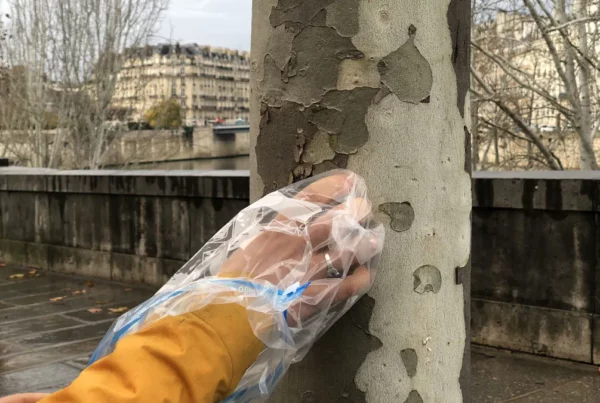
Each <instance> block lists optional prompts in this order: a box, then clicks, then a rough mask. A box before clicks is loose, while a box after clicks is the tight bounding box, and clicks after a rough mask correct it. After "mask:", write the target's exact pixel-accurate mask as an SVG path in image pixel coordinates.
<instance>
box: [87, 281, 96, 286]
mask: <svg viewBox="0 0 600 403" xmlns="http://www.w3.org/2000/svg"><path fill="white" fill-rule="evenodd" d="M94 285H95V284H94V283H93V282H92V281H91V280H88V281H87V286H88V287H93V286H94Z"/></svg>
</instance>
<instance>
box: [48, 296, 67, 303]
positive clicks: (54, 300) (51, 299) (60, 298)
mask: <svg viewBox="0 0 600 403" xmlns="http://www.w3.org/2000/svg"><path fill="white" fill-rule="evenodd" d="M65 298H67V297H66V296H62V297H56V298H50V302H58V301H62V300H63V299H65Z"/></svg>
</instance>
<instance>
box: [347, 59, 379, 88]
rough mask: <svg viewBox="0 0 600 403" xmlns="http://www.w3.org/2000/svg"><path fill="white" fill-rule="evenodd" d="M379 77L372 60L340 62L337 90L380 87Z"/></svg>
mask: <svg viewBox="0 0 600 403" xmlns="http://www.w3.org/2000/svg"><path fill="white" fill-rule="evenodd" d="M380 81H381V77H380V76H379V71H378V70H377V64H376V62H375V61H374V60H370V59H358V60H351V59H347V60H342V62H341V63H340V65H339V68H338V80H337V89H338V90H340V91H341V90H353V89H354V88H356V87H372V88H379V87H380Z"/></svg>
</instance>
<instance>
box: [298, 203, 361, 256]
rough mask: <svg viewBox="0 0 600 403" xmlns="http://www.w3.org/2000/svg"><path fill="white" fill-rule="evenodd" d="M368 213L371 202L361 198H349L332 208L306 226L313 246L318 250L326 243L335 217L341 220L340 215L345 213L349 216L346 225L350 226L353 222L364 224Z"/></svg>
mask: <svg viewBox="0 0 600 403" xmlns="http://www.w3.org/2000/svg"><path fill="white" fill-rule="evenodd" d="M370 213H371V202H370V201H369V200H367V199H363V198H356V199H353V200H349V201H348V202H346V203H343V204H340V205H338V206H336V207H334V208H332V209H331V210H329V211H328V212H327V213H325V214H324V215H322V216H321V217H319V218H317V219H316V220H315V221H314V222H312V223H311V224H309V225H308V227H307V228H306V229H307V231H308V236H309V238H310V242H311V244H312V246H313V248H314V249H316V250H318V249H320V248H322V247H324V246H325V245H326V244H327V241H328V240H329V238H330V236H331V229H332V227H333V223H334V221H335V220H336V219H337V220H338V222H342V221H341V220H340V217H341V216H344V215H346V217H347V218H350V221H347V223H348V225H347V226H348V227H351V226H352V224H353V223H354V222H359V223H360V224H361V225H364V224H365V221H367V219H368V218H369V217H370Z"/></svg>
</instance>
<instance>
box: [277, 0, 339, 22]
mask: <svg viewBox="0 0 600 403" xmlns="http://www.w3.org/2000/svg"><path fill="white" fill-rule="evenodd" d="M334 1H335V0H304V1H302V0H279V3H278V4H277V6H276V7H273V8H272V9H271V15H270V16H269V20H270V22H271V25H272V26H273V27H278V26H279V25H281V24H283V23H284V22H299V23H301V24H304V25H308V24H309V23H310V21H311V20H312V19H313V18H315V16H316V15H317V14H319V12H320V11H321V10H323V9H324V8H325V7H327V6H328V5H330V4H331V3H333V2H334Z"/></svg>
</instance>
